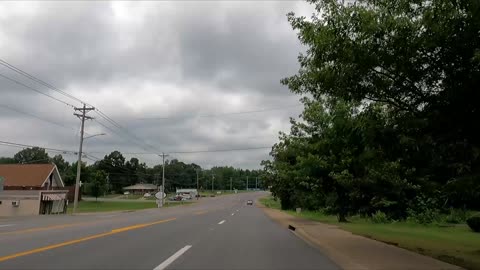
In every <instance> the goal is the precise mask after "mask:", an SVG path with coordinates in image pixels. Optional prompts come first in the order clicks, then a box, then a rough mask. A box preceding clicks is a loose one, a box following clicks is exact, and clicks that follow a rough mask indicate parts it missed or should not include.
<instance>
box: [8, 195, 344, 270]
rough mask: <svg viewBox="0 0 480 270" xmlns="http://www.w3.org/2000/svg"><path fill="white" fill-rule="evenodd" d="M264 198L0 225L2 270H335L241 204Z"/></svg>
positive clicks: (205, 200)
mask: <svg viewBox="0 0 480 270" xmlns="http://www.w3.org/2000/svg"><path fill="white" fill-rule="evenodd" d="M263 195H265V194H264V193H261V192H256V193H241V194H236V195H225V196H219V197H215V198H203V199H202V200H200V201H199V202H198V203H195V204H193V205H186V206H179V207H172V208H165V209H149V210H143V211H136V212H126V213H118V212H117V213H102V214H91V215H77V216H39V217H27V218H14V219H0V269H150V270H151V269H155V270H161V269H338V267H337V266H335V264H334V263H333V262H331V261H330V260H329V259H328V258H327V257H325V256H324V255H322V254H321V253H320V252H319V251H318V250H316V249H315V248H313V247H311V246H309V245H308V244H307V243H305V242H303V241H302V240H301V239H299V238H297V237H296V236H295V235H294V234H293V233H292V232H290V231H289V230H288V229H285V228H283V227H281V226H280V225H278V224H277V223H275V222H274V221H272V220H271V219H270V218H269V217H267V216H266V215H265V214H264V213H263V211H262V210H261V209H259V208H257V207H256V206H247V205H246V204H245V202H246V200H248V199H253V200H255V199H256V198H258V197H259V196H263ZM2 225H7V226H2Z"/></svg>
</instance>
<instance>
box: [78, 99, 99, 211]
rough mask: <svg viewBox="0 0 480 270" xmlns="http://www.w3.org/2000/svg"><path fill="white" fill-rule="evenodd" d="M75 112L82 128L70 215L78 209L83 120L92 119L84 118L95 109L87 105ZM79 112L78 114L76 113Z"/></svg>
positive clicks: (82, 130)
mask: <svg viewBox="0 0 480 270" xmlns="http://www.w3.org/2000/svg"><path fill="white" fill-rule="evenodd" d="M74 109H75V112H74V113H73V114H74V115H76V116H77V117H78V118H80V120H81V121H82V127H81V129H80V147H79V150H78V160H77V178H76V179H75V197H74V200H73V211H72V213H73V214H75V212H76V211H77V207H78V193H79V192H80V174H81V170H82V147H83V134H84V127H85V119H88V120H91V119H93V117H90V116H86V114H87V113H88V112H89V111H92V110H95V108H93V107H90V108H87V105H85V104H83V108H74ZM77 111H79V112H80V113H77Z"/></svg>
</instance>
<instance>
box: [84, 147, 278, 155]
mask: <svg viewBox="0 0 480 270" xmlns="http://www.w3.org/2000/svg"><path fill="white" fill-rule="evenodd" d="M271 148H272V147H271V146H259V147H246V148H230V149H215V150H196V151H166V152H165V153H168V154H197V153H217V152H235V151H249V150H260V149H271ZM90 153H99V154H101V153H104V152H90ZM122 154H123V155H158V154H156V153H153V152H124V153H122Z"/></svg>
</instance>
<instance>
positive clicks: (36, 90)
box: [0, 73, 75, 108]
mask: <svg viewBox="0 0 480 270" xmlns="http://www.w3.org/2000/svg"><path fill="white" fill-rule="evenodd" d="M0 77H2V78H4V79H7V80H9V81H11V82H14V83H16V84H19V85H21V86H23V87H25V88H28V89H30V90H32V91H35V92H37V93H39V94H41V95H44V96H46V97H49V98H51V99H54V100H56V101H58V102H60V103H63V104H64V105H67V106H70V107H72V108H75V106H73V105H72V104H70V103H68V102H66V101H63V100H61V99H59V98H56V97H54V96H51V95H49V94H47V93H45V92H42V91H40V90H38V89H35V88H33V87H30V86H28V85H26V84H24V83H21V82H19V81H17V80H15V79H12V78H10V77H8V76H5V75H3V74H1V73H0Z"/></svg>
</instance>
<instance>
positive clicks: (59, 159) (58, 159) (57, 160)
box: [51, 155, 70, 182]
mask: <svg viewBox="0 0 480 270" xmlns="http://www.w3.org/2000/svg"><path fill="white" fill-rule="evenodd" d="M51 162H52V163H53V164H55V165H56V166H57V169H58V171H59V172H60V176H61V177H62V179H63V181H64V182H65V179H66V178H67V177H68V171H69V169H70V164H69V163H68V162H67V161H65V159H63V156H62V155H55V156H54V157H53V158H52V159H51Z"/></svg>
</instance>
